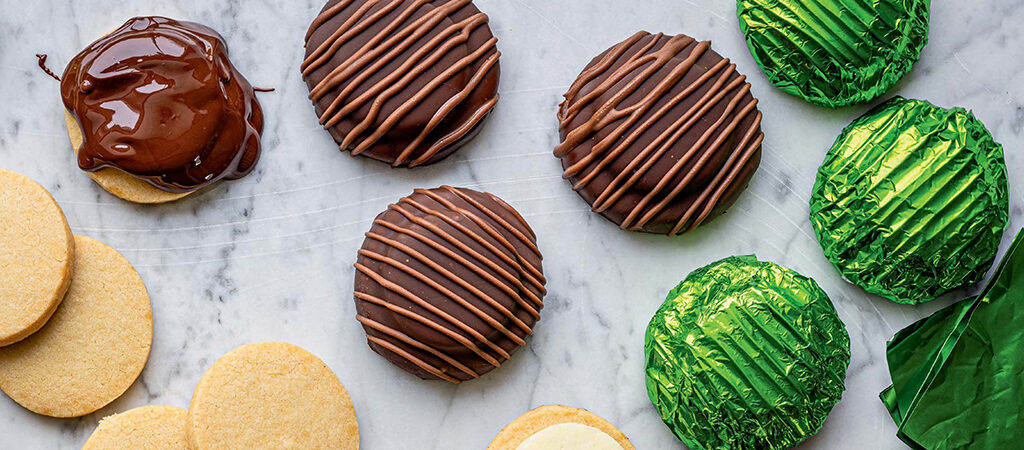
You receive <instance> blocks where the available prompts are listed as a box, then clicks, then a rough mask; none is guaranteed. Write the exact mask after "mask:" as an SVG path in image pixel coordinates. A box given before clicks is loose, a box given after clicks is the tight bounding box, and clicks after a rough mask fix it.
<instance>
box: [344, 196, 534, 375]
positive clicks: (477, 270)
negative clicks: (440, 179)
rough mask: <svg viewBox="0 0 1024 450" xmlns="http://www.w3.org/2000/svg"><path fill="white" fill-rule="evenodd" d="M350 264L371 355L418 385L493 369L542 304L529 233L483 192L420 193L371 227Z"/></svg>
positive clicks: (519, 341) (531, 323)
mask: <svg viewBox="0 0 1024 450" xmlns="http://www.w3.org/2000/svg"><path fill="white" fill-rule="evenodd" d="M355 267H356V277H355V301H356V310H357V312H358V317H357V319H358V320H359V322H360V323H362V324H363V328H364V330H365V331H366V338H367V340H368V341H369V345H370V348H372V349H373V350H374V351H375V352H377V353H379V354H380V355H381V356H383V357H384V358H386V359H387V360H388V361H391V362H392V363H393V364H395V365H397V366H399V367H401V368H403V369H405V370H406V371H408V372H411V373H413V374H415V375H417V376H419V377H420V378H423V379H428V380H434V379H440V380H446V381H450V382H452V383H460V382H462V381H466V380H471V379H474V378H477V377H479V376H481V375H483V374H485V373H487V372H490V371H491V370H493V369H494V368H497V367H500V366H501V364H502V363H503V362H505V360H507V359H508V358H509V357H510V356H511V354H512V353H513V352H515V351H516V349H518V348H519V347H522V346H523V345H524V344H525V343H526V342H525V339H526V337H527V336H528V335H530V334H531V333H532V332H533V326H534V324H536V323H537V320H539V319H540V310H541V308H543V307H544V302H543V300H542V299H543V297H544V294H545V292H546V291H545V289H544V283H545V279H544V275H543V273H542V269H541V254H540V251H539V250H538V249H537V244H536V236H535V235H534V234H533V230H531V229H530V226H529V225H527V223H526V221H525V220H524V219H523V217H522V216H520V215H519V213H517V212H516V210H515V209H513V208H512V207H511V206H509V205H508V204H507V203H505V202H504V201H502V200H501V199H500V198H498V197H496V196H494V195H492V194H489V193H482V192H477V191H473V190H470V189H463V188H453V187H450V186H442V187H440V188H436V189H417V190H416V191H415V192H413V194H412V195H410V196H408V197H405V198H403V199H401V200H399V201H398V203H395V204H393V205H391V206H389V207H388V209H387V210H386V211H384V212H383V213H381V214H380V215H378V216H377V218H376V219H375V220H374V221H373V227H371V228H370V231H369V232H367V233H366V240H365V241H363V247H362V248H361V249H360V250H359V257H358V259H357V261H356V264H355Z"/></svg>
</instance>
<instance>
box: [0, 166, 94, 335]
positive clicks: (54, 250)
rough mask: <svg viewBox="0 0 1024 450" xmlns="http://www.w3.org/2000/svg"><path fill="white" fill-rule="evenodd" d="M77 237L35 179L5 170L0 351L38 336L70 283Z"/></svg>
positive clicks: (0, 204)
mask: <svg viewBox="0 0 1024 450" xmlns="http://www.w3.org/2000/svg"><path fill="white" fill-rule="evenodd" d="M74 242H75V240H74V237H73V236H72V235H71V229H70V228H68V221H67V220H66V219H65V218H64V212H63V211H61V209H60V206H57V202H56V201H54V200H53V197H52V196H50V193H49V192H47V191H46V189H44V188H43V187H42V186H40V185H39V184H37V183H36V182H35V181H32V180H31V179H29V178H27V177H25V176H23V175H20V174H18V173H15V172H11V171H9V170H5V169H0V347H2V346H5V345H10V344H13V343H15V342H18V341H20V340H22V339H25V338H26V337H27V336H29V335H30V334H32V333H35V332H36V330H38V329H39V328H40V327H42V326H43V324H45V323H46V321H47V320H49V319H50V316H52V315H53V312H54V311H56V310H57V306H58V305H60V301H61V299H63V298H64V293H65V292H67V290H68V286H69V285H70V284H71V273H72V269H73V268H72V264H71V261H72V260H73V259H74V253H75V252H74V249H75V246H74Z"/></svg>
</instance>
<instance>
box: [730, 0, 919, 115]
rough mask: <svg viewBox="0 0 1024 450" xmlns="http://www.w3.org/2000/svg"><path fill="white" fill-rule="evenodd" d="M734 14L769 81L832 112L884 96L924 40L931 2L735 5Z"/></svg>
mask: <svg viewBox="0 0 1024 450" xmlns="http://www.w3.org/2000/svg"><path fill="white" fill-rule="evenodd" d="M736 11H737V15H738V16H739V20H740V29H741V30H743V34H744V36H746V39H747V46H748V47H750V53H751V55H753V57H754V60H755V61H757V63H758V65H760V66H761V69H762V70H764V73H765V75H767V76H768V80H769V81H771V83H772V84H773V85H775V86H776V87H778V88H779V89H782V90H783V91H785V92H786V93H789V94H792V95H795V96H797V97H800V98H803V99H804V100H807V101H809V102H811V103H814V104H817V105H822V106H828V107H832V108H836V107H840V106H845V105H850V104H855V103H862V102H866V101H869V100H872V99H874V98H876V97H878V96H880V95H882V94H884V93H885V91H887V90H889V88H891V87H892V86H893V85H894V84H896V82H897V81H899V79H900V78H903V76H904V75H906V74H907V72H910V69H911V67H912V66H913V65H914V63H915V62H917V60H918V59H920V57H921V49H922V48H924V46H925V44H926V43H927V42H928V18H929V0H870V1H864V0H737V2H736Z"/></svg>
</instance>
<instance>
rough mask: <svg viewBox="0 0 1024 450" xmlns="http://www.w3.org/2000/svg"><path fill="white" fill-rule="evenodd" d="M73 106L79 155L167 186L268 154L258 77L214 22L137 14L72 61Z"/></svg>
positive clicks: (68, 97)
mask: <svg viewBox="0 0 1024 450" xmlns="http://www.w3.org/2000/svg"><path fill="white" fill-rule="evenodd" d="M63 80H64V81H63V82H62V83H61V94H62V95H63V98H64V106H65V107H66V108H67V109H68V110H69V111H70V112H71V114H72V115H73V116H74V117H75V119H77V121H78V124H79V126H80V128H81V129H82V134H83V137H84V139H83V143H82V146H81V148H80V149H78V165H79V167H81V168H82V169H83V170H86V171H90V172H93V171H98V170H100V169H104V168H108V167H116V168H118V169H120V170H122V171H124V172H126V173H128V174H130V175H132V176H133V177H135V178H138V179H140V180H143V181H146V182H148V183H150V184H152V185H153V186H156V187H157V188H159V189H162V190H165V191H168V192H191V191H194V190H197V189H199V188H201V187H203V186H206V185H208V184H210V183H213V182H214V181H217V180H220V179H237V178H241V177H243V176H245V175H247V174H248V173H249V172H251V171H252V169H253V167H254V166H255V165H256V161H257V160H258V159H259V153H260V132H262V130H263V114H262V111H261V109H260V106H259V103H258V102H257V100H256V96H255V95H254V94H253V89H252V86H250V85H249V82H248V81H247V80H246V79H245V77H243V76H242V75H241V74H240V73H238V71H237V70H235V68H234V67H233V66H232V65H231V62H230V61H229V60H228V50H227V45H226V44H225V43H224V39H223V38H222V37H221V36H220V35H219V34H217V32H216V31H213V30H211V29H209V28H207V27H205V26H202V25H199V24H195V23H190V22H178V21H176V20H172V19H168V18H164V17H136V18H132V19H130V20H128V22H126V23H125V24H124V25H122V26H121V27H120V28H118V29H117V30H115V31H114V32H112V33H110V34H108V35H106V36H104V37H102V38H100V39H99V40H97V41H96V42H94V43H92V44H90V45H89V46H88V47H86V48H85V50H83V51H82V52H81V53H79V54H78V55H77V56H75V58H74V59H73V60H72V61H71V63H70V64H68V67H67V69H66V70H65V71H64V77H63Z"/></svg>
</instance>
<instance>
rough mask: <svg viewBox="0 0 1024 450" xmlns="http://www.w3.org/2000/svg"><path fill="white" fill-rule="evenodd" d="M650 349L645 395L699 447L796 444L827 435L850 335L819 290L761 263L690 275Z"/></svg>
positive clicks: (654, 331)
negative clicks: (824, 426) (825, 426)
mask: <svg viewBox="0 0 1024 450" xmlns="http://www.w3.org/2000/svg"><path fill="white" fill-rule="evenodd" d="M644 344H645V345H644V350H645V355H646V372H647V395H648V396H649V397H650V399H651V402H653V403H654V406H655V408H656V409H657V410H658V413H659V414H661V418H662V420H664V421H665V424H667V425H668V427H669V428H670V429H671V430H672V432H674V433H675V434H676V436H678V437H679V439H681V440H682V441H683V443H685V444H686V445H687V446H688V447H690V448H691V449H694V450H698V449H782V448H788V447H791V446H793V445H796V444H797V443H799V442H801V441H803V440H804V439H806V438H807V437H809V436H812V435H814V434H815V433H817V432H818V430H819V429H821V425H822V423H824V422H825V418H826V417H827V416H828V413H829V411H831V410H832V407H833V406H835V404H836V402H838V401H839V399H840V397H841V396H842V394H843V390H844V389H845V384H844V380H845V377H846V368H847V366H849V364H850V337H849V335H848V334H847V333H846V328H845V327H844V325H843V322H842V321H841V320H840V319H839V316H838V315H837V314H836V310H835V308H834V307H833V306H832V302H831V300H829V298H828V296H827V295H826V294H825V292H824V291H822V290H821V288H820V287H818V284H817V283H815V282H814V280H812V279H810V278H807V277H804V276H801V275H800V274H798V273H796V272H794V271H792V270H790V269H787V268H785V267H782V266H779V265H777V264H774V263H770V262H761V261H758V260H757V258H756V257H754V256H734V257H730V258H726V259H723V260H721V261H718V262H716V263H713V264H710V265H708V266H705V267H703V268H700V269H697V270H695V271H693V272H692V273H690V275H689V276H687V277H686V280H684V281H683V282H682V283H680V284H679V286H677V287H676V288H675V289H673V290H672V292H670V293H669V294H668V298H667V299H666V300H665V303H664V304H663V305H662V306H661V308H660V309H659V310H658V312H657V313H656V314H655V315H654V318H652V319H651V323H650V325H648V327H647V334H646V337H645V342H644Z"/></svg>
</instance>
